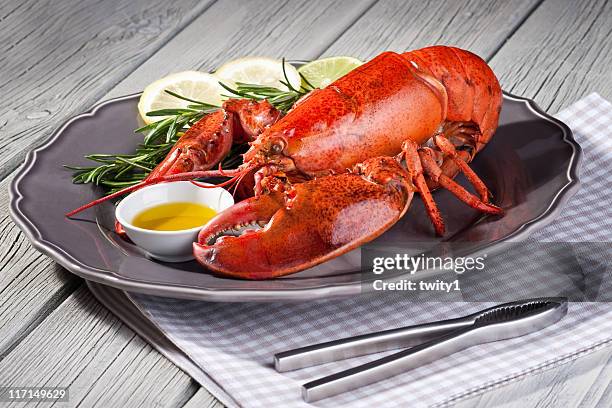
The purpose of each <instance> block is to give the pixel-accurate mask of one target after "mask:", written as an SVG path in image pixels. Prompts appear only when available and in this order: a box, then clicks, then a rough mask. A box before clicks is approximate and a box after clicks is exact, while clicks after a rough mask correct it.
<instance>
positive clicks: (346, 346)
mask: <svg viewBox="0 0 612 408" xmlns="http://www.w3.org/2000/svg"><path fill="white" fill-rule="evenodd" d="M472 323H473V319H466V318H458V319H449V320H443V321H439V322H434V323H426V324H420V325H416V326H409V327H400V328H398V329H392V330H385V331H382V332H376V333H368V334H364V335H361V336H354V337H348V338H344V339H339V340H333V341H328V342H325V343H319V344H313V345H310V346H306V347H301V348H298V349H295V350H288V351H284V352H282V353H278V354H275V355H274V367H275V368H276V371H279V372H283V371H291V370H297V369H299V368H304V367H309V366H313V365H318V364H323V363H328V362H331V361H336V360H343V359H346V358H351V357H357V356H362V355H365V354H373V353H378V352H381V351H385V350H393V349H398V348H406V347H411V346H414V345H417V344H421V343H423V342H426V341H429V340H432V339H434V338H438V337H440V336H441V335H443V334H445V333H448V332H451V331H454V330H457V329H459V328H462V327H467V326H471V325H472Z"/></svg>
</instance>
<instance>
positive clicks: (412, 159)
mask: <svg viewBox="0 0 612 408" xmlns="http://www.w3.org/2000/svg"><path fill="white" fill-rule="evenodd" d="M401 155H402V158H404V160H405V161H406V167H407V168H408V172H409V173H410V176H411V178H412V182H413V183H414V185H415V186H416V189H417V191H418V192H419V194H420V195H421V199H422V200H423V204H425V209H426V211H427V215H429V219H430V220H431V223H432V224H433V226H434V229H435V230H436V234H438V235H444V230H445V227H444V219H443V218H442V214H440V210H439V209H438V206H437V205H436V202H435V201H434V199H433V197H432V195H431V191H430V190H429V187H428V186H427V182H426V181H425V177H424V176H423V166H422V165H421V158H420V157H419V152H418V146H417V144H416V143H414V142H413V141H411V140H407V141H405V142H404V143H403V145H402V153H401Z"/></svg>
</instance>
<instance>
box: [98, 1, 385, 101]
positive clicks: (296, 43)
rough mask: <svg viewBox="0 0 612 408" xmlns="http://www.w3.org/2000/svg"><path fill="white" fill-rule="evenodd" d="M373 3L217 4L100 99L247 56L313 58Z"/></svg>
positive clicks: (270, 2) (238, 2)
mask: <svg viewBox="0 0 612 408" xmlns="http://www.w3.org/2000/svg"><path fill="white" fill-rule="evenodd" d="M374 1H375V0H340V1H335V2H330V1H325V0H293V1H290V2H284V3H280V2H275V1H267V0H252V1H248V2H245V1H241V0H227V1H223V2H217V3H215V4H214V5H213V6H211V7H210V9H209V10H207V11H206V13H204V14H203V15H201V16H200V17H199V18H198V19H196V20H195V21H194V22H193V23H192V24H190V25H189V26H188V27H187V28H185V30H183V31H182V32H181V33H179V34H178V35H177V36H176V37H174V38H173V39H172V40H171V41H170V42H169V43H168V44H167V45H166V46H165V47H163V48H162V49H161V50H159V51H158V52H157V53H155V55H153V56H152V57H151V58H150V59H149V60H148V61H147V63H146V64H143V65H142V66H140V67H138V69H136V70H134V72H132V73H131V74H130V75H129V76H127V77H126V78H125V79H124V80H123V81H121V83H119V84H118V85H117V86H116V87H115V88H113V90H112V91H111V92H109V93H108V94H107V95H105V96H104V98H102V99H108V98H111V97H115V96H121V95H126V94H130V93H134V92H139V91H141V90H142V89H143V88H144V87H145V86H146V85H147V84H149V83H150V82H152V81H154V80H156V79H158V78H160V77H162V76H164V75H166V74H168V73H170V72H177V71H183V70H189V69H200V70H204V71H210V70H214V69H215V68H217V67H219V66H220V65H221V64H223V63H224V62H226V61H229V60H231V59H234V58H239V57H244V56H247V55H257V56H268V57H273V58H281V57H285V58H288V59H312V58H316V57H317V56H319V54H320V53H321V52H323V50H325V49H326V48H327V47H328V46H329V45H330V44H331V43H332V42H333V41H334V40H335V39H336V38H337V37H338V36H339V35H341V34H342V32H343V31H344V30H345V29H346V28H347V27H349V26H350V25H351V24H352V23H353V22H354V21H355V20H357V19H358V18H359V16H360V15H361V14H362V13H363V12H364V11H365V10H367V9H368V7H370V6H371V4H373V3H374ZM221 21H222V22H223V24H220V23H219V22H221ZM169 61H171V63H169Z"/></svg>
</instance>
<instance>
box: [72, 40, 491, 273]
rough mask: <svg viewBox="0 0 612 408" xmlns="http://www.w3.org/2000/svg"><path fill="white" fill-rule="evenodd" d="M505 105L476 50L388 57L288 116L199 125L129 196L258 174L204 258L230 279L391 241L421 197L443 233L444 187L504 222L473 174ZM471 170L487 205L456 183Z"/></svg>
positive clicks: (202, 237) (202, 248) (234, 115)
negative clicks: (236, 154)
mask: <svg viewBox="0 0 612 408" xmlns="http://www.w3.org/2000/svg"><path fill="white" fill-rule="evenodd" d="M501 102H502V93H501V88H500V86H499V82H498V81H497V78H496V77H495V75H494V73H493V71H492V70H491V69H490V68H489V66H488V65H487V64H486V63H485V62H484V61H483V60H482V59H481V58H479V57H478V56H476V55H474V54H472V53H470V52H468V51H465V50H462V49H458V48H453V47H445V46H434V47H428V48H423V49H420V50H416V51H411V52H407V53H404V54H401V55H400V54H396V53H393V52H385V53H382V54H380V55H379V56H377V57H375V58H374V59H372V60H371V61H369V62H368V63H366V64H364V65H362V66H360V67H359V68H357V69H355V70H353V71H352V72H350V73H348V74H347V75H345V76H344V77H342V78H340V79H338V80H337V81H335V82H334V83H332V84H331V85H329V86H327V87H326V88H324V89H318V90H315V91H312V92H311V93H310V94H308V95H307V96H306V97H304V98H303V99H302V100H300V101H299V102H298V103H297V104H296V106H294V107H293V108H292V109H291V110H290V111H289V113H287V115H286V116H284V117H282V118H280V115H279V113H278V112H277V111H276V110H275V109H274V108H273V107H272V106H271V105H270V104H269V103H267V102H266V101H263V102H252V101H245V100H229V101H227V102H226V103H225V104H224V106H223V108H222V109H220V110H219V111H217V112H215V113H213V114H210V115H208V116H207V117H205V118H204V119H202V120H201V121H200V122H198V123H197V124H196V125H194V126H193V127H192V128H190V129H189V130H188V131H187V132H186V133H185V135H184V136H183V137H182V138H181V140H179V142H178V143H177V145H176V146H175V148H174V149H173V151H172V152H170V154H169V155H168V157H167V158H166V159H165V161H164V162H162V163H161V164H160V165H159V166H158V167H157V168H156V169H155V170H154V171H153V173H152V174H151V175H150V176H149V178H148V179H147V180H145V181H144V182H143V183H141V184H139V185H136V186H133V187H130V188H128V189H125V190H124V191H123V192H120V193H124V192H128V191H133V190H135V189H137V188H140V187H142V186H144V185H148V184H153V183H158V182H162V181H172V180H186V179H193V178H199V177H210V176H219V175H224V176H230V177H232V178H231V179H230V180H229V181H228V182H226V183H237V182H238V183H239V182H240V181H241V180H242V179H243V178H244V177H246V176H247V175H254V183H255V196H254V197H252V198H248V199H246V200H244V201H241V202H239V203H237V204H235V205H234V206H232V207H231V208H229V209H227V210H226V211H224V212H222V213H220V214H218V215H217V216H216V217H215V218H213V219H212V220H211V221H210V222H209V223H208V224H207V225H205V226H204V227H203V229H202V230H201V232H200V234H199V237H198V242H196V243H194V254H195V257H196V259H197V260H198V261H199V262H200V263H201V264H202V265H204V266H205V267H207V268H209V269H211V270H212V271H214V272H216V273H218V274H221V275H225V276H231V277H237V278H243V279H267V278H272V277H276V276H282V275H287V274H291V273H295V272H298V271H301V270H304V269H306V268H309V267H312V266H314V265H317V264H319V263H322V262H325V261H327V260H329V259H331V258H334V257H336V256H338V255H341V254H343V253H345V252H348V251H349V250H351V249H353V248H356V247H358V246H359V245H362V244H363V243H366V242H368V241H371V240H373V239H374V238H376V237H378V236H379V235H381V234H382V233H383V232H385V231H386V230H387V229H389V228H390V227H391V226H392V225H394V224H395V223H396V222H397V221H398V220H399V219H400V218H401V217H402V216H403V215H404V214H405V213H406V211H407V209H408V207H409V205H410V202H411V200H412V197H413V194H414V192H415V191H416V192H418V193H419V194H420V196H421V198H422V199H423V201H424V203H425V207H426V209H427V213H428V214H429V217H430V219H431V221H432V223H433V226H434V229H435V231H436V233H437V234H439V235H442V234H444V222H443V220H442V216H441V215H440V212H439V210H438V208H437V206H436V204H435V202H434V200H433V198H432V196H431V190H432V189H435V188H437V187H442V188H445V189H448V190H449V191H450V192H452V193H453V194H454V195H455V196H456V197H457V198H458V199H460V200H462V201H464V202H465V203H466V204H468V205H470V206H471V207H473V208H476V209H478V210H480V211H482V212H485V213H489V214H501V213H502V210H501V209H500V208H499V207H496V206H495V205H493V204H491V203H490V202H489V198H490V195H489V191H488V189H487V187H486V186H485V185H484V183H483V182H482V181H481V180H480V179H479V178H478V176H477V175H476V174H475V173H474V172H473V171H472V170H471V169H470V167H469V166H468V164H467V163H469V162H470V161H471V160H472V158H473V157H474V155H475V154H476V153H478V152H479V151H480V150H481V149H482V148H483V147H484V146H485V145H486V144H487V142H488V141H489V140H490V139H491V137H492V136H493V133H494V132H495V130H496V128H497V123H498V118H499V112H500V109H501ZM241 141H249V142H250V148H249V150H248V151H247V152H246V153H245V154H244V163H243V164H242V165H241V166H240V167H239V168H238V169H236V170H228V171H222V170H207V169H210V168H212V167H213V166H214V165H216V164H217V163H218V162H219V161H220V160H221V159H222V158H223V157H224V156H225V155H226V154H227V152H228V151H229V148H230V147H231V144H232V143H235V142H241ZM459 171H461V172H463V173H464V174H465V176H466V178H467V179H468V180H469V181H470V183H471V184H472V185H473V186H474V189H475V191H476V192H477V195H473V194H471V193H470V192H468V191H467V190H465V189H464V188H463V187H461V186H460V185H458V184H457V183H455V182H454V181H453V178H454V177H455V176H456V175H457V173H458V172H459ZM114 196H116V195H111V196H107V197H105V199H108V198H112V197H114ZM99 201H101V200H97V201H96V202H94V203H90V204H89V205H87V206H83V207H81V208H79V209H77V210H75V211H74V212H73V213H75V212H77V211H80V210H82V209H84V208H87V207H88V206H91V205H93V204H95V203H97V202H99Z"/></svg>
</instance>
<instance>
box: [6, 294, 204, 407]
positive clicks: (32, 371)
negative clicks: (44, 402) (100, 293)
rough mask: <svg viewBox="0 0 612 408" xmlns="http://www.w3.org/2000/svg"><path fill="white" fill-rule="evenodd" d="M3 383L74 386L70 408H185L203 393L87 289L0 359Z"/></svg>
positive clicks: (72, 387) (67, 301) (70, 297)
mask: <svg viewBox="0 0 612 408" xmlns="http://www.w3.org/2000/svg"><path fill="white" fill-rule="evenodd" d="M0 383H1V384H2V385H3V386H26V385H27V386H49V387H53V386H56V387H68V386H69V387H70V403H69V405H70V406H77V405H78V404H79V403H80V404H82V405H83V406H88V407H90V406H91V407H93V406H101V407H109V406H117V407H119V406H130V407H140V406H142V407H150V406H153V405H155V406H180V405H182V404H184V403H185V402H186V401H187V400H188V399H189V398H190V397H191V396H192V395H193V394H194V393H195V392H196V391H197V389H198V386H197V385H196V384H195V383H194V382H193V380H191V378H189V376H187V375H186V374H184V373H183V372H182V371H180V370H179V369H178V368H177V367H175V366H174V365H173V364H172V363H171V362H169V361H168V360H166V359H165V358H164V357H162V356H161V355H160V354H159V353H157V352H156V351H155V350H154V349H153V348H151V346H149V345H148V344H147V343H145V342H144V341H143V340H142V339H140V338H139V337H138V336H136V335H135V334H134V332H132V331H131V330H130V329H129V328H127V327H126V326H125V325H123V323H121V322H120V321H119V320H118V319H117V318H116V317H115V316H113V315H112V314H111V313H110V312H109V311H108V310H107V309H106V308H105V307H103V306H102V305H100V304H99V303H98V302H96V301H95V299H93V296H92V295H91V293H90V292H89V291H88V290H87V288H86V287H85V286H84V285H82V286H80V287H79V289H78V290H77V291H76V292H74V293H73V294H71V295H70V296H69V297H68V298H67V299H66V301H65V302H64V303H62V304H61V306H60V307H58V308H57V309H56V310H54V311H53V312H52V313H51V314H50V315H49V316H48V317H47V318H46V319H45V320H44V321H43V322H42V323H41V324H40V326H39V327H38V328H37V329H36V330H35V331H33V332H32V333H30V334H29V335H28V336H27V337H26V338H25V339H24V340H23V341H22V342H21V343H20V344H19V345H17V347H15V349H14V350H13V351H12V352H11V353H10V354H8V355H7V356H6V357H5V358H4V359H3V360H2V361H0ZM14 405H15V406H21V405H22V404H21V403H15V404H14ZM58 405H61V404H59V403H58ZM8 406H12V405H11V404H8ZM64 406H65V404H64Z"/></svg>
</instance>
